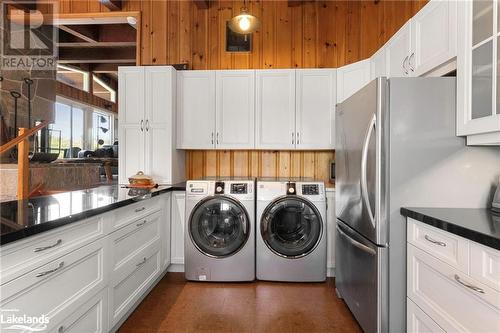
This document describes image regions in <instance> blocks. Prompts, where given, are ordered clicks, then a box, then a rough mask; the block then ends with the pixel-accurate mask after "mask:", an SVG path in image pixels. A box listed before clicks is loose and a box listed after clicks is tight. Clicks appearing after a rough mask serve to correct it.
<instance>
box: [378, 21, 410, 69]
mask: <svg viewBox="0 0 500 333" xmlns="http://www.w3.org/2000/svg"><path fill="white" fill-rule="evenodd" d="M384 48H385V56H386V64H387V76H389V77H407V76H411V75H412V74H411V70H410V65H409V58H410V54H411V22H407V23H406V24H405V25H403V27H401V29H399V31H398V32H397V33H396V34H395V35H394V36H392V38H391V39H390V40H389V41H388V42H387V44H386V46H385V47H384Z"/></svg>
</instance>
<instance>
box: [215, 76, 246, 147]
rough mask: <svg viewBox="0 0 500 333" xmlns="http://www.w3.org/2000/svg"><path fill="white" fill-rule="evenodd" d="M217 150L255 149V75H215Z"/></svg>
mask: <svg viewBox="0 0 500 333" xmlns="http://www.w3.org/2000/svg"><path fill="white" fill-rule="evenodd" d="M216 80H217V86H216V93H217V99H216V117H215V118H216V124H217V125H216V134H215V136H216V139H215V141H216V147H217V148H220V149H253V148H254V147H255V142H254V141H255V140H254V133H255V107H254V101H255V71H253V70H249V71H239V70H236V71H217V72H216Z"/></svg>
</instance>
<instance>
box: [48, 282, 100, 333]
mask: <svg viewBox="0 0 500 333" xmlns="http://www.w3.org/2000/svg"><path fill="white" fill-rule="evenodd" d="M108 329H109V327H108V291H107V289H103V290H101V291H100V292H99V293H98V294H97V295H95V296H94V297H92V298H91V299H90V300H89V301H88V302H87V303H85V304H84V305H82V306H81V307H79V308H78V310H76V311H75V312H73V313H72V314H71V315H69V317H67V318H66V319H65V320H64V321H63V322H62V323H60V324H58V325H56V326H55V327H54V329H53V330H51V331H49V332H50V333H105V332H108Z"/></svg>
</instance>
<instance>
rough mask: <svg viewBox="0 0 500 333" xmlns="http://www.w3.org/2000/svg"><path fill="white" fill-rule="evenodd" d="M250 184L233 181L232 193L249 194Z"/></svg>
mask: <svg viewBox="0 0 500 333" xmlns="http://www.w3.org/2000/svg"><path fill="white" fill-rule="evenodd" d="M247 193H248V184H245V183H233V184H231V194H247Z"/></svg>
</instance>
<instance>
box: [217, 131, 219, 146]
mask: <svg viewBox="0 0 500 333" xmlns="http://www.w3.org/2000/svg"><path fill="white" fill-rule="evenodd" d="M217 144H219V132H217Z"/></svg>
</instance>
